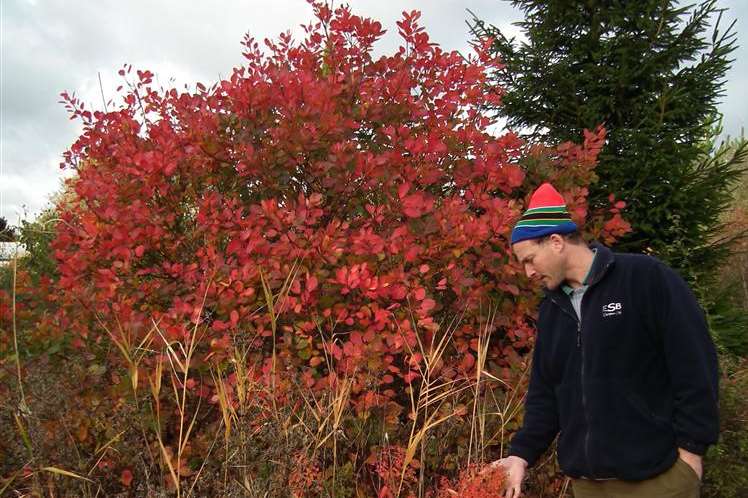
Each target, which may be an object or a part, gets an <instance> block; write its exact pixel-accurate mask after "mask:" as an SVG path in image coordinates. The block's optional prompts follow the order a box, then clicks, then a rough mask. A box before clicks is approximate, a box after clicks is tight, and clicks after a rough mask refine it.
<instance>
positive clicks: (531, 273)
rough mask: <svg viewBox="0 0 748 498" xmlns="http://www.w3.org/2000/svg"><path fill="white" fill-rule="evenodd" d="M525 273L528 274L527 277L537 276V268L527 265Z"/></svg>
mask: <svg viewBox="0 0 748 498" xmlns="http://www.w3.org/2000/svg"><path fill="white" fill-rule="evenodd" d="M525 274H526V275H527V278H535V275H536V274H537V272H536V271H535V268H533V267H532V265H525Z"/></svg>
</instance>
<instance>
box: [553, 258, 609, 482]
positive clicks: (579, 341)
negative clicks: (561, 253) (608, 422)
mask: <svg viewBox="0 0 748 498" xmlns="http://www.w3.org/2000/svg"><path fill="white" fill-rule="evenodd" d="M609 267H610V263H608V264H606V265H605V267H604V268H603V269H602V271H601V272H600V273H599V274H598V278H596V279H595V280H594V281H593V282H591V283H590V284H589V286H588V287H587V290H589V288H590V287H592V286H593V285H595V284H596V283H597V282H598V281H600V278H602V276H603V275H605V273H606V272H607V271H608V268H609ZM585 294H586V292H585ZM551 301H552V302H553V303H554V304H555V305H556V306H558V307H559V308H561V310H563V311H564V312H565V313H566V314H568V315H570V316H571V317H572V318H574V319H575V320H576V322H577V348H578V349H579V351H580V355H581V362H582V365H581V368H580V379H579V380H580V386H579V388H580V389H581V390H582V411H583V412H584V420H585V423H586V424H585V425H586V428H585V432H584V459H585V464H586V467H587V469H588V470H590V471H591V470H592V467H591V465H590V419H589V414H588V412H587V395H586V393H585V389H584V373H585V372H584V371H585V368H584V347H583V346H582V317H581V316H577V315H576V313H574V314H573V315H572V314H571V313H569V311H568V310H567V309H566V308H564V307H563V306H561V305H560V304H559V303H558V301H556V300H555V299H553V298H551ZM583 302H584V296H582V300H581V301H580V303H579V314H580V315H581V314H582V303H583ZM589 474H590V476H589V477H592V472H590V473H589Z"/></svg>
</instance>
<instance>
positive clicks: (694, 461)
mask: <svg viewBox="0 0 748 498" xmlns="http://www.w3.org/2000/svg"><path fill="white" fill-rule="evenodd" d="M678 458H680V459H681V460H683V461H684V462H686V463H687V464H688V466H689V467H691V468H692V469H693V471H694V472H696V475H697V476H699V479H701V476H702V475H704V466H703V463H702V460H701V455H697V454H696V453H691V452H690V451H686V450H684V449H683V448H678Z"/></svg>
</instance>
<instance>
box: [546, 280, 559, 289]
mask: <svg viewBox="0 0 748 498" xmlns="http://www.w3.org/2000/svg"><path fill="white" fill-rule="evenodd" d="M559 285H560V284H559V283H558V282H549V281H548V280H543V288H544V289H545V290H548V291H555V290H556V289H558V287H559Z"/></svg>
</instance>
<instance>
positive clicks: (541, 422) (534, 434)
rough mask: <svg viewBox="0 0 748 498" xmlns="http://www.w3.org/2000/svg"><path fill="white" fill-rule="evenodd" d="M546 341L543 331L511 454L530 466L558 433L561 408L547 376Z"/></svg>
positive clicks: (538, 340)
mask: <svg viewBox="0 0 748 498" xmlns="http://www.w3.org/2000/svg"><path fill="white" fill-rule="evenodd" d="M542 347H543V344H542V340H541V334H540V330H538V339H537V341H536V342H535V350H534V352H533V358H532V370H531V371H530V387H529V389H528V391H527V399H526V400H525V417H524V422H523V424H522V428H521V429H520V430H519V431H518V432H517V433H516V434H515V435H514V437H513V438H512V442H511V445H510V448H509V455H514V456H518V457H521V458H524V459H525V460H526V461H527V463H528V465H529V466H532V465H534V464H535V462H536V461H537V460H538V458H540V456H541V455H542V454H543V453H544V452H545V450H547V449H548V446H550V444H551V442H553V439H554V438H555V437H556V434H558V430H559V427H558V424H559V422H558V409H557V406H556V396H555V393H554V392H553V385H552V384H550V383H549V382H548V380H547V378H546V377H545V376H544V374H543V368H542V361H541V357H542Z"/></svg>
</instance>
